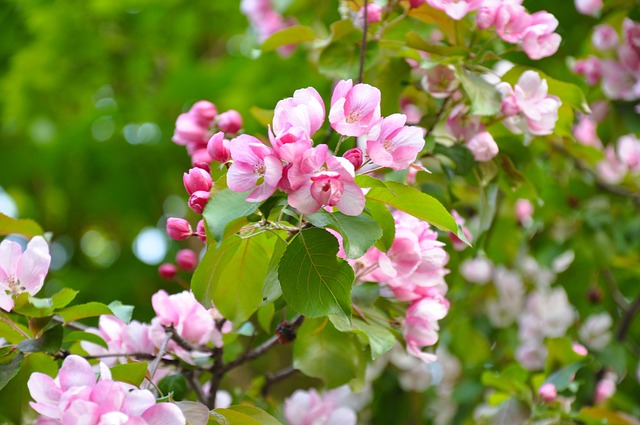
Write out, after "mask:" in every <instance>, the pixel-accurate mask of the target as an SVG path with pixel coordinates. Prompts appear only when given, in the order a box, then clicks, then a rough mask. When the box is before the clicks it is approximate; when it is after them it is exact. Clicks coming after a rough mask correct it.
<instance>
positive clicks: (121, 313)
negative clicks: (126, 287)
mask: <svg viewBox="0 0 640 425" xmlns="http://www.w3.org/2000/svg"><path fill="white" fill-rule="evenodd" d="M109 308H110V309H111V311H113V314H114V316H116V317H117V318H118V319H120V320H122V321H123V322H124V323H129V322H130V321H131V316H133V308H134V307H133V306H132V305H125V304H122V302H120V301H117V300H116V301H112V302H110V303H109Z"/></svg>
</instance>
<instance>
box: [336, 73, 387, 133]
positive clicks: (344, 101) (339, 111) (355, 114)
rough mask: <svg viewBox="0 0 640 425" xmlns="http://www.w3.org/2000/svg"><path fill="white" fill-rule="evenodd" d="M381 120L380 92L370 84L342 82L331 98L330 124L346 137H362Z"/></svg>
mask: <svg viewBox="0 0 640 425" xmlns="http://www.w3.org/2000/svg"><path fill="white" fill-rule="evenodd" d="M379 119H380V90H378V89H377V88H376V87H373V86H370V85H368V84H356V85H353V82H352V81H351V80H342V81H340V82H339V83H338V84H337V85H336V87H335V89H334V90H333V95H332V96H331V109H330V111H329V122H330V123H331V127H332V128H333V129H334V130H335V131H336V132H338V133H339V134H342V135H344V136H354V137H360V136H363V135H364V134H366V133H367V132H368V131H369V130H370V129H371V127H372V126H373V125H374V124H375V123H376V122H377V121H378V120H379Z"/></svg>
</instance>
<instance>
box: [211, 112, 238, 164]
mask: <svg viewBox="0 0 640 425" xmlns="http://www.w3.org/2000/svg"><path fill="white" fill-rule="evenodd" d="M216 123H217V124H218V128H219V129H220V131H223V132H225V133H230V134H236V133H237V132H238V131H240V130H241V129H242V115H240V112H238V111H236V110H233V109H229V110H228V111H226V112H223V113H221V114H220V115H218V120H217V122H216ZM221 162H222V161H221Z"/></svg>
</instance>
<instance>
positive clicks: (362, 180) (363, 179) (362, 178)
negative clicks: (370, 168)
mask: <svg viewBox="0 0 640 425" xmlns="http://www.w3.org/2000/svg"><path fill="white" fill-rule="evenodd" d="M354 181H355V182H356V183H357V184H358V186H360V187H384V188H386V187H387V185H386V184H384V182H383V181H382V180H380V179H377V178H375V177H371V176H367V175H366V174H360V175H359V176H356V178H355V179H354Z"/></svg>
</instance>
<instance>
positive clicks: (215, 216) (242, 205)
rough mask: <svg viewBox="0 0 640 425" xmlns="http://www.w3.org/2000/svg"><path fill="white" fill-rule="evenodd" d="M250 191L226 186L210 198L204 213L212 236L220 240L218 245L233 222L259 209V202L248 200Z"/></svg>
mask: <svg viewBox="0 0 640 425" xmlns="http://www.w3.org/2000/svg"><path fill="white" fill-rule="evenodd" d="M216 185H218V182H216ZM249 193H250V192H248V191H247V192H234V191H233V190H231V189H228V188H225V189H222V190H220V191H218V192H216V193H215V194H213V195H212V196H211V199H209V202H208V203H207V206H206V207H205V208H204V211H203V212H202V215H203V217H204V219H205V222H206V223H207V227H208V229H209V232H210V233H211V236H213V238H214V239H215V240H216V241H217V242H218V246H220V244H221V243H222V239H223V238H224V235H225V232H226V230H227V228H228V227H229V225H230V224H231V222H233V221H235V220H237V219H239V218H244V217H246V216H248V215H249V214H253V213H254V212H256V210H257V209H258V206H259V205H260V204H259V203H257V202H247V201H246V198H247V195H249Z"/></svg>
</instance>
